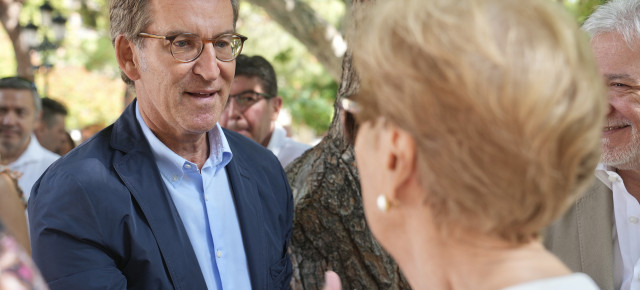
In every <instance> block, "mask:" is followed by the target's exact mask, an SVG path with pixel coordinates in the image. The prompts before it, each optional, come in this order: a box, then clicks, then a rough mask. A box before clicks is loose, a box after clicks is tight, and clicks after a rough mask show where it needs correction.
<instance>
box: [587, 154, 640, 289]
mask: <svg viewBox="0 0 640 290" xmlns="http://www.w3.org/2000/svg"><path fill="white" fill-rule="evenodd" d="M613 170H614V169H613V168H608V167H606V166H605V165H603V164H599V165H598V167H597V168H596V176H597V177H598V179H600V180H601V181H602V182H603V183H604V184H605V185H606V186H607V187H609V188H610V189H611V191H612V192H613V213H614V219H615V224H614V225H615V228H614V230H613V233H612V238H613V242H614V247H616V245H617V248H614V249H613V253H614V258H613V259H614V260H613V262H614V263H613V264H614V283H615V286H616V288H618V287H619V289H622V290H640V204H639V203H638V200H636V199H635V198H634V197H633V196H632V195H631V194H630V193H629V191H627V189H626V187H625V186H624V181H623V180H622V178H621V177H620V175H618V173H617V172H615V171H613Z"/></svg>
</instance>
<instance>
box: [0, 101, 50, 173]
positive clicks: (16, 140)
mask: <svg viewBox="0 0 640 290" xmlns="http://www.w3.org/2000/svg"><path fill="white" fill-rule="evenodd" d="M39 118H40V116H39V115H36V110H35V104H34V101H33V95H32V93H31V91H30V90H22V89H0V121H1V122H2V123H0V154H2V156H1V158H2V160H8V161H10V162H13V161H15V160H16V159H18V157H20V155H22V153H23V152H24V151H25V150H26V149H27V147H28V146H29V141H30V140H31V139H30V137H31V134H32V133H33V130H34V129H35V127H36V125H37V124H38V122H39Z"/></svg>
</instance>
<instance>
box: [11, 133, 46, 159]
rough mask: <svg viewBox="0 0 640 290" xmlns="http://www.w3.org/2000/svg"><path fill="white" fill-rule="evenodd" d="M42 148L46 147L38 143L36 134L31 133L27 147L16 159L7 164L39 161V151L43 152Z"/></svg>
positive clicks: (40, 157)
mask: <svg viewBox="0 0 640 290" xmlns="http://www.w3.org/2000/svg"><path fill="white" fill-rule="evenodd" d="M43 150H47V149H45V148H44V147H42V145H40V143H39V142H38V138H36V135H34V134H31V137H30V140H29V145H28V146H27V149H26V150H24V152H22V154H21V155H20V157H18V159H16V160H15V161H13V162H12V163H11V164H9V166H18V165H22V164H27V163H30V162H36V161H39V160H40V159H42V156H41V155H42V154H41V153H42V152H43Z"/></svg>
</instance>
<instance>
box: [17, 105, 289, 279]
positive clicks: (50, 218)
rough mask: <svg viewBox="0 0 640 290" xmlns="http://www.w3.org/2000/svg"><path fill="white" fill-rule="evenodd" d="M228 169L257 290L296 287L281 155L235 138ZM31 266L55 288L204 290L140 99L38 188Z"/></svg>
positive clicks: (32, 210) (230, 136)
mask: <svg viewBox="0 0 640 290" xmlns="http://www.w3.org/2000/svg"><path fill="white" fill-rule="evenodd" d="M225 136H226V137H227V140H228V142H229V146H230V147H231V150H232V152H233V158H232V160H231V162H230V163H229V164H228V165H227V166H226V170H227V174H228V177H229V182H230V184H231V189H232V192H233V199H234V202H235V206H236V211H237V214H238V220H239V222H240V227H241V232H242V239H243V241H244V248H245V252H246V256H247V262H248V267H249V276H250V279H251V285H252V288H253V289H288V288H289V281H290V279H291V274H292V268H291V260H290V258H289V256H288V253H287V247H288V243H289V238H290V235H291V226H292V217H293V200H292V194H291V189H290V187H289V184H288V182H287V178H286V175H285V173H284V171H283V169H282V167H281V166H280V163H279V162H278V160H277V159H276V157H275V156H274V155H273V154H272V153H271V152H269V151H268V150H266V149H265V148H264V147H262V146H260V145H259V144H257V143H255V142H253V141H251V140H249V139H247V138H245V137H243V136H241V135H239V134H236V133H234V132H231V131H226V130H225ZM28 209H29V222H30V232H31V246H32V249H33V259H34V260H35V262H36V264H37V265H38V267H39V268H40V270H41V272H42V275H43V276H44V278H45V280H46V281H47V282H48V283H49V286H50V287H51V289H54V290H55V289H65V290H66V289H185V290H192V289H206V288H207V286H206V284H205V281H204V278H203V276H202V271H201V270H200V266H199V264H198V261H197V259H196V256H195V253H194V251H193V248H192V246H191V243H190V241H189V237H188V236H187V232H186V231H185V229H184V226H183V224H182V221H181V219H180V216H179V214H178V212H177V210H176V207H175V206H174V203H173V201H172V200H171V196H170V195H169V192H168V191H167V189H166V188H165V185H164V183H163V181H162V179H161V176H160V172H159V171H158V167H157V165H156V163H155V160H154V157H153V154H152V153H151V149H150V147H149V143H148V142H147V140H146V138H145V137H144V135H143V133H142V129H141V128H140V126H139V125H138V123H137V121H136V115H135V101H134V102H133V103H132V104H131V105H129V106H128V107H127V109H126V110H125V111H124V112H123V113H122V115H121V116H120V118H119V119H118V120H117V121H116V122H115V123H114V124H112V125H111V126H109V127H107V128H105V129H104V130H103V131H101V132H100V133H98V134H96V135H95V136H94V137H93V138H91V139H90V140H88V141H87V142H85V143H83V144H82V145H80V146H79V147H78V148H76V149H74V150H73V151H72V152H70V153H68V154H67V155H65V156H64V157H62V158H61V159H59V160H58V161H56V162H55V163H54V164H53V165H51V166H50V167H49V169H48V170H47V171H46V172H45V173H44V174H43V176H42V177H41V178H40V179H39V180H38V182H36V184H35V185H34V186H33V190H32V193H31V197H30V199H29V204H28Z"/></svg>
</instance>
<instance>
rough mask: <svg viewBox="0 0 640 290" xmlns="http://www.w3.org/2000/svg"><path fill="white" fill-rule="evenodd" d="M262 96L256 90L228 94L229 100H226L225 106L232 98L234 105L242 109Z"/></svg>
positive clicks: (251, 104) (262, 97)
mask: <svg viewBox="0 0 640 290" xmlns="http://www.w3.org/2000/svg"><path fill="white" fill-rule="evenodd" d="M264 98H265V97H264V96H263V95H261V94H259V93H258V92H253V91H249V92H243V93H240V94H237V95H232V96H229V101H228V102H227V106H229V103H231V99H234V100H235V101H236V107H237V108H238V110H240V111H244V110H246V109H247V108H249V107H251V106H253V104H255V103H257V102H258V101H260V100H262V99H264Z"/></svg>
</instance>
